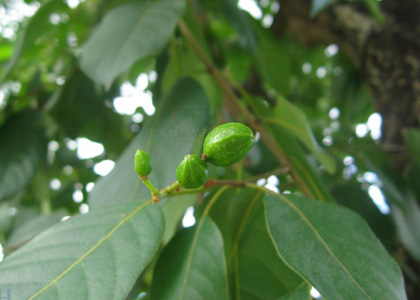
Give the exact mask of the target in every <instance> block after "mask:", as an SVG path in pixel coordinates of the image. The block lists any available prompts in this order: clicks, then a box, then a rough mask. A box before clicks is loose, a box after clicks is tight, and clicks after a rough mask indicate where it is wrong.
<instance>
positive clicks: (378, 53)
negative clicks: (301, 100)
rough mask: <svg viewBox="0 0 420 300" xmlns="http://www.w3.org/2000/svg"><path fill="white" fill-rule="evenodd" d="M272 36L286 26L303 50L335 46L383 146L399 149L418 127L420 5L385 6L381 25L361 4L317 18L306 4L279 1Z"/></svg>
mask: <svg viewBox="0 0 420 300" xmlns="http://www.w3.org/2000/svg"><path fill="white" fill-rule="evenodd" d="M280 2H281V11H280V13H279V14H278V15H277V16H276V18H275V22H274V25H273V31H274V32H278V31H282V30H283V29H284V28H285V25H286V26H287V27H288V28H289V30H290V31H291V32H292V34H293V35H294V37H295V38H296V39H297V40H298V41H299V42H301V43H302V44H304V45H306V46H312V45H316V44H329V43H336V44H338V45H339V47H340V49H341V50H342V51H343V52H344V53H346V54H347V55H348V56H349V57H351V59H352V60H353V61H354V63H355V64H356V65H357V66H358V68H359V70H360V72H361V74H363V76H364V78H365V80H366V83H367V84H368V86H369V88H370V90H371V94H372V96H373V100H374V102H375V106H376V108H377V110H378V111H379V112H380V113H381V115H382V117H383V127H382V142H383V143H384V144H393V145H403V144H404V129H406V128H408V127H418V126H419V116H420V1H419V0H384V1H382V2H380V4H381V10H382V12H383V13H384V15H385V19H386V21H385V23H384V24H381V23H380V22H379V21H377V20H376V19H375V18H373V17H372V16H371V14H370V13H369V12H368V11H367V9H366V6H365V5H364V4H362V3H356V2H349V1H344V2H343V1H339V2H335V3H334V4H332V5H330V6H329V7H328V8H327V9H325V10H324V11H323V12H321V13H320V14H319V15H318V16H317V17H316V18H310V17H309V11H310V7H311V1H310V0H282V1H280Z"/></svg>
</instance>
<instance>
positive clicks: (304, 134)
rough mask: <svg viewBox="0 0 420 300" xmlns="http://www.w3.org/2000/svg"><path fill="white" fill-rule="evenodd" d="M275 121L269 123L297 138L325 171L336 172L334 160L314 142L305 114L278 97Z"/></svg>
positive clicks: (271, 120)
mask: <svg viewBox="0 0 420 300" xmlns="http://www.w3.org/2000/svg"><path fill="white" fill-rule="evenodd" d="M274 116H275V119H270V122H271V123H273V124H275V125H278V126H280V127H282V128H284V129H285V130H287V131H288V132H289V133H291V134H292V135H293V136H295V137H297V138H298V139H299V140H300V141H301V142H302V143H303V144H304V145H305V146H306V147H307V148H308V149H309V150H310V151H312V152H313V153H314V155H315V156H316V157H317V158H318V160H319V161H320V162H321V163H322V164H323V165H324V166H325V168H326V170H327V171H329V172H330V173H334V172H335V170H336V167H337V166H336V163H335V160H334V159H333V158H332V157H331V156H330V155H329V154H327V153H326V152H325V151H324V150H323V149H322V148H321V147H320V146H319V144H318V142H317V141H316V139H315V137H314V135H313V133H312V129H311V126H310V125H309V122H308V119H307V118H306V116H305V114H304V113H303V112H302V111H301V110H300V109H299V108H298V107H297V106H295V105H293V104H292V103H291V102H289V101H287V100H285V99H283V98H281V97H279V98H278V99H277V105H276V107H275V109H274Z"/></svg>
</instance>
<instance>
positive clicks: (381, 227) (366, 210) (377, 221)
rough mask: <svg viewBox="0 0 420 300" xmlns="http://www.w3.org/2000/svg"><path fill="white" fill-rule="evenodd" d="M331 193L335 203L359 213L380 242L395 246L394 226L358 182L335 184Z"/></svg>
mask: <svg viewBox="0 0 420 300" xmlns="http://www.w3.org/2000/svg"><path fill="white" fill-rule="evenodd" d="M331 194H332V195H333V197H334V199H335V200H337V203H339V204H341V205H343V206H344V207H347V208H350V209H352V210H354V211H355V212H357V213H358V214H359V215H361V216H362V217H363V218H364V219H365V220H366V222H367V223H368V224H369V227H370V228H372V231H373V232H374V233H375V235H376V236H377V237H378V238H379V239H380V240H381V242H382V244H384V246H385V247H386V248H387V249H388V250H392V249H393V248H394V246H395V226H394V224H393V222H392V219H391V217H390V216H387V215H383V214H382V213H381V212H380V211H379V209H378V208H377V207H376V206H375V204H373V202H372V199H371V198H370V197H369V195H368V193H367V192H366V191H364V190H362V187H361V185H360V184H359V183H355V182H353V183H350V182H346V183H343V184H336V185H335V186H334V187H333V188H332V190H331Z"/></svg>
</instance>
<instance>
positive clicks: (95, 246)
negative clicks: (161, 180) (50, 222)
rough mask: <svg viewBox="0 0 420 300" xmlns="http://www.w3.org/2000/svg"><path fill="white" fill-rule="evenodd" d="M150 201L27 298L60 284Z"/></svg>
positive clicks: (146, 203) (30, 299) (32, 297)
mask: <svg viewBox="0 0 420 300" xmlns="http://www.w3.org/2000/svg"><path fill="white" fill-rule="evenodd" d="M150 203H151V200H148V201H146V202H144V203H143V204H141V205H140V206H139V207H137V208H136V209H135V210H133V211H132V212H131V213H130V214H128V215H127V216H126V217H125V218H124V219H122V220H121V221H120V222H119V223H118V224H117V225H116V226H115V227H114V228H112V229H111V231H110V232H108V233H107V234H106V235H105V236H104V237H103V238H102V239H100V240H99V241H98V242H97V243H96V244H95V245H93V246H92V247H91V248H90V249H89V250H88V251H87V252H86V253H85V254H83V255H82V256H81V257H80V258H79V259H78V260H76V261H75V262H74V263H73V264H71V265H70V266H69V267H68V268H67V269H66V270H64V271H63V272H62V273H61V274H60V275H58V276H57V277H56V278H54V279H53V280H51V281H50V282H49V283H48V284H47V285H46V286H44V287H43V288H42V289H40V290H39V291H38V292H36V293H35V294H34V295H32V296H31V297H30V298H28V299H27V300H32V299H34V298H36V297H38V296H39V295H41V294H42V293H43V292H45V291H46V290H47V289H49V288H50V287H51V286H52V285H54V284H57V285H58V280H60V279H61V278H62V277H63V276H64V275H66V274H67V273H68V272H70V271H71V270H73V269H74V268H75V267H76V266H77V265H78V264H80V263H83V261H84V259H85V258H86V257H88V256H89V255H90V254H91V253H92V252H93V251H95V250H96V249H97V248H98V247H99V246H100V245H102V244H103V243H104V242H105V241H106V240H108V239H109V238H110V237H111V236H112V235H113V234H114V233H115V231H117V230H118V229H119V228H120V227H121V226H122V225H124V224H125V223H126V222H127V221H129V220H131V218H132V217H134V216H135V215H136V214H137V213H138V212H139V211H140V210H142V209H143V208H144V207H145V206H146V205H148V204H150Z"/></svg>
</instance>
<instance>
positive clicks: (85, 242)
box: [0, 201, 164, 300]
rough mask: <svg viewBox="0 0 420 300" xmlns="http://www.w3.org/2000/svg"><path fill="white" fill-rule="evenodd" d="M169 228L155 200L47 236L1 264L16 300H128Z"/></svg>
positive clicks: (80, 219)
mask: <svg viewBox="0 0 420 300" xmlns="http://www.w3.org/2000/svg"><path fill="white" fill-rule="evenodd" d="M163 229H164V221H163V219H162V213H161V211H160V209H159V207H156V206H153V205H151V204H150V201H148V202H145V203H143V204H140V203H139V202H138V201H136V202H130V203H125V204H118V205H113V206H107V207H104V208H102V209H98V210H96V211H95V212H90V213H88V214H86V215H81V216H76V217H72V218H70V219H69V220H67V221H65V222H62V223H59V224H58V225H56V226H54V227H52V228H50V229H49V230H47V231H44V232H43V233H42V234H40V235H38V236H37V237H36V238H35V239H33V240H32V241H31V242H30V243H29V244H27V245H26V246H25V247H23V248H21V249H19V250H18V251H16V252H14V253H13V254H11V255H10V256H9V257H7V258H6V259H5V260H4V261H3V262H2V263H0V274H2V276H1V278H0V286H1V287H2V288H5V289H7V288H10V289H11V291H12V294H13V299H28V300H32V299H37V300H38V299H45V300H51V299H56V300H67V299H68V300H70V299H113V300H120V299H121V300H123V299H125V297H126V296H127V295H128V293H129V292H130V290H131V288H132V286H133V284H134V282H135V281H136V279H137V277H138V276H139V274H140V273H141V271H142V270H143V269H144V268H145V266H146V265H147V264H148V262H149V261H150V260H151V258H152V257H153V255H154V253H155V252H156V250H157V248H158V245H159V243H160V239H161V237H162V233H163Z"/></svg>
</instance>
